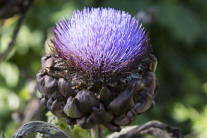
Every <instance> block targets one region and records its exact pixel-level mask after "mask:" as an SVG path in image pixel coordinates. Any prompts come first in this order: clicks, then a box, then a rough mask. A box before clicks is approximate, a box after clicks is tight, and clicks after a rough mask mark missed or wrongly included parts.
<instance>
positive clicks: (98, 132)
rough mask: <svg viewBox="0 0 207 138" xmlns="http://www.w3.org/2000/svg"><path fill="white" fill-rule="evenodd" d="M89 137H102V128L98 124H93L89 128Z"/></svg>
mask: <svg viewBox="0 0 207 138" xmlns="http://www.w3.org/2000/svg"><path fill="white" fill-rule="evenodd" d="M91 138H103V137H102V129H101V126H100V125H95V126H94V127H93V128H92V129H91Z"/></svg>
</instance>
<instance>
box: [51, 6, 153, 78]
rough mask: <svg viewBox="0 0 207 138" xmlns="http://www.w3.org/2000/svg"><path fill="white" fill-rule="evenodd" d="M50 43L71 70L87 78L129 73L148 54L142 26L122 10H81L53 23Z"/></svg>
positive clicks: (148, 46)
mask: <svg viewBox="0 0 207 138" xmlns="http://www.w3.org/2000/svg"><path fill="white" fill-rule="evenodd" d="M54 33H55V37H54V38H53V40H52V41H53V44H54V47H55V48H56V50H57V52H58V54H59V55H60V56H61V57H62V58H64V59H66V60H67V61H68V63H69V65H70V66H71V67H73V68H74V69H76V70H78V71H80V72H82V73H84V74H86V75H88V76H102V75H107V76H110V75H116V74H117V73H119V72H120V73H124V72H126V71H130V69H132V68H133V67H134V66H137V65H139V63H140V61H141V60H142V59H143V58H144V57H146V56H147V55H148V54H149V52H150V51H151V45H150V44H149V38H148V33H146V32H145V30H144V28H143V27H142V24H139V21H138V20H136V19H135V18H131V15H130V14H128V13H125V12H124V11H119V10H114V9H112V8H108V9H106V8H92V9H89V8H84V9H83V11H79V10H77V11H74V13H73V15H72V17H71V18H67V19H65V18H63V19H62V20H61V21H59V22H58V23H57V24H56V28H55V29H54Z"/></svg>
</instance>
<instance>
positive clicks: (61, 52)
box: [37, 8, 158, 131]
mask: <svg viewBox="0 0 207 138" xmlns="http://www.w3.org/2000/svg"><path fill="white" fill-rule="evenodd" d="M53 31H54V34H55V36H54V38H53V39H51V41H52V43H53V45H54V46H53V51H52V53H50V54H48V55H46V56H44V57H42V59H41V61H42V69H41V70H40V72H39V73H38V74H37V89H38V91H39V92H40V93H41V94H42V97H41V98H40V102H41V103H42V104H44V105H45V106H47V108H48V109H49V110H50V111H51V112H52V113H53V114H54V115H56V116H57V117H61V118H65V119H66V121H67V123H68V124H69V125H74V124H78V125H79V126H80V127H82V128H85V129H88V128H92V127H93V126H94V125H97V124H98V125H103V126H105V127H106V128H108V129H109V130H111V131H120V130H121V127H120V126H125V125H128V124H130V123H131V122H133V121H134V120H135V119H136V117H137V116H138V115H139V114H141V113H143V112H145V111H147V110H149V109H151V107H152V106H153V105H154V98H155V95H156V91H157V89H158V81H157V79H156V76H155V69H156V64H157V60H156V57H155V56H154V55H152V54H151V52H152V48H151V45H150V44H149V38H148V33H147V32H145V30H144V28H143V27H142V25H141V24H140V23H139V21H138V20H136V19H135V18H132V17H131V15H130V14H128V13H126V12H124V11H118V10H114V9H112V8H108V9H106V8H91V9H89V8H84V9H83V10H82V11H79V10H77V11H74V13H73V15H72V17H71V18H66V19H65V18H63V19H62V20H61V21H59V22H58V23H57V24H56V27H55V28H54V29H53Z"/></svg>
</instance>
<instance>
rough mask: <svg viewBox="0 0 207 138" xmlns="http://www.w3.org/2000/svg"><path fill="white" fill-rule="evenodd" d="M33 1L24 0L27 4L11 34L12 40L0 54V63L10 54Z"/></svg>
mask: <svg viewBox="0 0 207 138" xmlns="http://www.w3.org/2000/svg"><path fill="white" fill-rule="evenodd" d="M33 1H34V0H26V2H27V3H26V4H27V5H26V6H25V8H24V10H23V11H22V16H21V17H20V18H19V20H18V23H17V26H16V28H15V30H14V32H13V35H12V40H11V42H10V43H9V45H8V48H7V49H6V51H5V52H3V53H2V54H0V61H2V60H3V59H4V58H5V57H6V56H7V55H8V54H9V53H10V52H11V50H12V49H13V47H14V42H15V40H16V37H17V35H18V33H19V30H20V28H21V26H22V24H23V21H24V18H25V16H26V13H27V11H28V9H29V7H30V6H31V4H32V2H33Z"/></svg>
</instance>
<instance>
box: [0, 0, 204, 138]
mask: <svg viewBox="0 0 207 138" xmlns="http://www.w3.org/2000/svg"><path fill="white" fill-rule="evenodd" d="M83 7H111V8H115V9H119V10H125V11H127V12H129V13H130V14H132V16H135V17H137V18H140V20H141V22H142V23H143V25H144V26H145V27H146V29H147V30H148V31H150V37H151V44H152V46H153V49H154V53H155V55H156V56H157V58H158V68H157V71H156V74H157V77H158V79H159V82H160V88H159V91H158V94H157V97H156V99H155V102H156V106H155V107H154V108H153V109H152V110H150V111H149V112H147V113H144V114H143V115H140V116H138V118H137V120H136V121H135V122H134V123H133V125H134V124H140V123H144V122H146V121H149V120H159V121H162V122H164V123H167V124H169V125H173V126H176V127H180V128H181V131H182V134H184V135H187V136H188V137H189V138H190V137H192V138H194V137H195V138H196V137H199V138H205V137H207V0H182V1H179V0H59V1H57V0H35V1H34V3H33V5H32V6H31V8H30V9H29V11H28V13H27V16H26V18H25V22H24V24H23V26H22V27H21V30H20V32H19V34H18V36H17V40H16V42H15V47H14V48H13V50H12V51H11V52H10V54H9V55H8V56H7V58H6V59H5V60H3V61H1V62H0V130H3V132H4V133H5V135H6V137H11V136H12V135H13V134H14V133H15V131H16V130H17V128H18V127H19V126H20V125H21V123H22V122H23V120H24V121H25V115H28V114H29V113H30V112H31V111H33V110H36V109H38V110H37V111H35V115H37V114H38V117H37V116H33V117H31V119H41V120H45V119H46V117H45V112H46V109H44V108H43V109H42V108H39V107H38V108H36V106H34V107H33V106H31V107H30V108H29V107H28V104H30V103H31V99H34V98H35V97H38V95H36V94H35V92H36V90H35V76H36V73H37V72H38V71H39V70H40V68H41V62H40V60H41V57H42V56H43V55H45V50H46V51H47V50H48V47H47V45H48V42H47V41H46V40H48V38H49V37H50V36H51V28H52V27H54V26H55V23H56V22H57V21H58V20H60V19H61V18H62V17H66V16H67V15H69V16H71V14H72V12H73V10H75V9H83ZM18 18H19V15H16V16H14V17H12V18H9V19H7V20H4V22H3V21H1V23H0V24H1V25H0V34H1V35H0V53H3V52H4V51H5V50H6V49H7V46H8V43H9V42H10V41H11V36H12V33H13V30H14V28H15V25H16V24H17V20H18ZM33 104H34V103H33ZM26 120H27V119H26ZM28 120H29V119H28ZM83 133H84V135H85V133H86V132H85V131H84V132H83Z"/></svg>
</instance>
